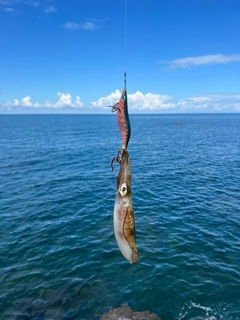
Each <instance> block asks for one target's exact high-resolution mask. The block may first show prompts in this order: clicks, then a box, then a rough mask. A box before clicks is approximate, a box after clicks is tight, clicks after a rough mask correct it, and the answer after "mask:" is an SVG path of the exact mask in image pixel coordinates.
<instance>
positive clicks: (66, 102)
mask: <svg viewBox="0 0 240 320" xmlns="http://www.w3.org/2000/svg"><path fill="white" fill-rule="evenodd" d="M57 95H58V101H57V102H56V103H50V102H49V101H48V100H47V101H46V102H45V103H43V104H40V103H38V102H36V103H32V101H31V97H30V96H26V97H24V98H22V99H21V100H18V99H14V101H13V103H11V102H8V103H5V104H3V105H2V107H3V108H6V109H7V108H16V107H23V108H33V109H34V108H52V109H63V108H75V109H80V108H82V107H83V103H82V102H81V98H80V97H79V96H76V98H75V100H74V101H72V96H71V95H70V94H69V93H66V94H65V93H61V92H58V93H57Z"/></svg>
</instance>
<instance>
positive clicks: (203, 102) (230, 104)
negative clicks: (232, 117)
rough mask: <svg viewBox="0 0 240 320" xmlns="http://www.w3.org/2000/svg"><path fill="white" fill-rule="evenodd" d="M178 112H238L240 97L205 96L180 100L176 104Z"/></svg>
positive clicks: (239, 109)
mask: <svg viewBox="0 0 240 320" xmlns="http://www.w3.org/2000/svg"><path fill="white" fill-rule="evenodd" d="M177 107H178V109H179V111H185V112H189V111H190V112H191V111H207V112H209V111H210V112H211V111H212V112H215V111H220V112H228V111H229V112H231V111H240V95H206V96H201V97H194V98H186V99H182V100H180V101H179V102H178V103H177Z"/></svg>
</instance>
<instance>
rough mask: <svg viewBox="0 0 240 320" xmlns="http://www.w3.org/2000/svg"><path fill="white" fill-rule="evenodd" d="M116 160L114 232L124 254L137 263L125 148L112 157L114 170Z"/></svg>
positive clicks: (127, 158)
mask: <svg viewBox="0 0 240 320" xmlns="http://www.w3.org/2000/svg"><path fill="white" fill-rule="evenodd" d="M115 161H116V162H118V163H119V164H120V171H119V174H118V178H117V192H116V197H115V205H114V214H113V220H114V221H113V225H114V234H115V238H116V240H117V244H118V246H119V249H120V251H121V252H122V254H123V256H124V257H125V258H126V259H127V260H129V261H130V262H131V263H137V261H138V251H137V248H136V242H135V225H134V213H133V206H132V193H131V179H132V173H131V165H130V160H129V154H128V152H127V150H126V149H125V148H121V149H120V150H119V151H118V155H117V157H116V158H113V159H112V163H111V166H112V170H113V163H114V162H115Z"/></svg>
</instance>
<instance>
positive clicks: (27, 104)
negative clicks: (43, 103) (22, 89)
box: [7, 96, 40, 108]
mask: <svg viewBox="0 0 240 320" xmlns="http://www.w3.org/2000/svg"><path fill="white" fill-rule="evenodd" d="M7 105H8V106H9V105H10V103H8V104H7ZM13 105H14V106H22V107H25V108H28V107H30V108H39V107H40V104H39V103H34V104H33V103H32V102H31V97H30V96H27V97H25V98H23V99H22V100H20V101H19V100H18V99H15V100H14V103H13Z"/></svg>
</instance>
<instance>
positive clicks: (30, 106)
mask: <svg viewBox="0 0 240 320" xmlns="http://www.w3.org/2000/svg"><path fill="white" fill-rule="evenodd" d="M57 96H58V100H57V102H55V103H51V102H49V101H48V100H47V101H46V102H45V103H43V104H41V103H38V102H32V101H31V97H30V96H26V97H24V98H22V99H20V100H19V99H14V101H13V102H7V103H4V104H0V113H21V112H23V111H24V112H26V110H28V111H29V112H30V113H38V112H41V110H46V109H48V110H52V111H53V112H55V113H58V112H61V110H69V112H70V113H71V110H75V111H74V112H82V109H83V106H84V105H83V102H81V98H80V97H79V96H76V97H75V99H72V96H71V95H70V94H69V93H61V92H58V93H57ZM120 96H121V92H120V91H119V90H116V91H115V92H112V93H110V94H109V95H107V96H106V97H101V98H99V99H98V100H97V101H94V102H92V103H91V104H90V105H89V106H87V107H86V106H85V108H84V112H87V113H107V112H109V109H108V108H107V107H108V106H111V105H113V104H114V103H115V102H116V101H118V100H119V98H120ZM128 107H129V111H130V112H132V113H135V112H138V113H140V112H142V113H151V112H152V113H154V112H169V113H171V112H175V113H181V112H182V113H184V112H186V113H188V112H240V94H239V95H204V96H197V97H189V98H185V99H181V100H179V101H177V102H174V101H173V98H172V97H171V96H167V95H160V94H155V93H146V94H144V93H142V92H140V91H137V92H136V93H130V94H128Z"/></svg>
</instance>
